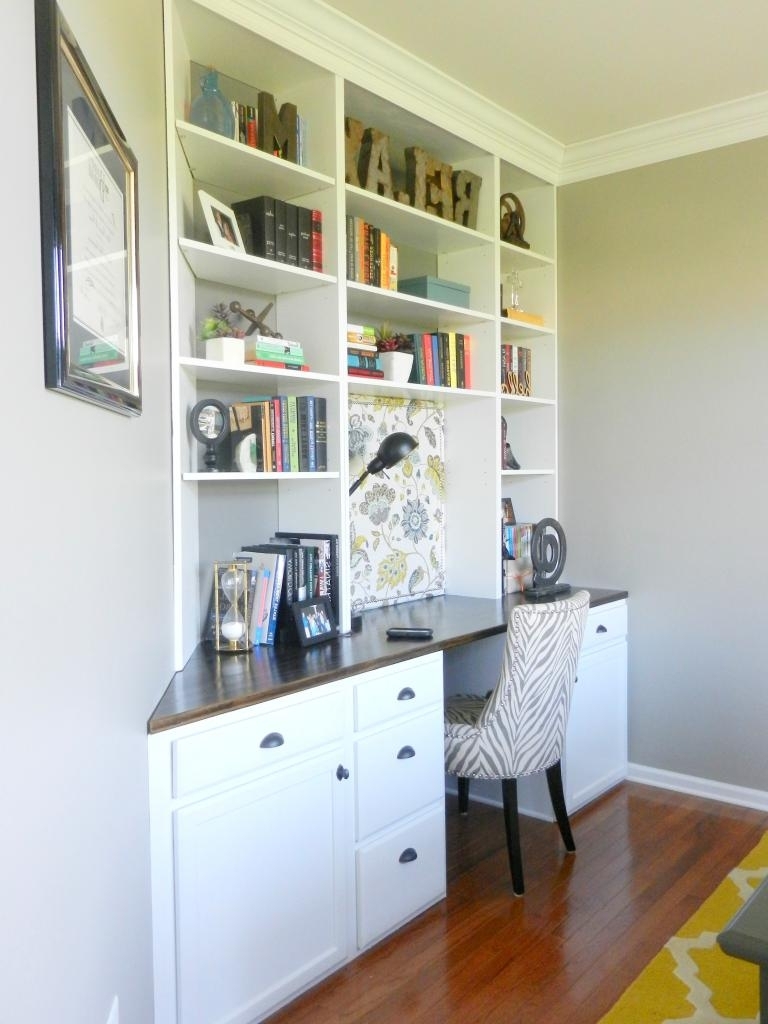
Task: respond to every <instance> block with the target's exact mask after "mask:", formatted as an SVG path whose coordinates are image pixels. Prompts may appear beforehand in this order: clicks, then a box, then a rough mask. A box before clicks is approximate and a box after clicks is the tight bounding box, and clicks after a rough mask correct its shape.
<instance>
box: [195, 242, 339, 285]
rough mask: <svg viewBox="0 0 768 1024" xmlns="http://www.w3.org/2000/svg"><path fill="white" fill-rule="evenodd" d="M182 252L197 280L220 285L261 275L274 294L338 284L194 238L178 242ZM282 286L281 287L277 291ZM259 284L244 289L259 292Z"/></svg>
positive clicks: (310, 272) (328, 277)
mask: <svg viewBox="0 0 768 1024" xmlns="http://www.w3.org/2000/svg"><path fill="white" fill-rule="evenodd" d="M178 243H179V249H180V250H181V253H182V255H183V257H184V259H185V260H186V261H187V265H188V266H189V269H190V270H191V271H192V273H193V274H194V275H195V277H196V278H197V279H198V280H202V281H213V282H215V283H220V282H222V280H230V279H232V281H233V283H235V284H239V283H240V281H238V280H236V277H237V276H239V277H240V278H242V277H243V276H244V275H245V276H246V277H247V276H248V275H251V274H252V275H254V278H256V277H258V275H261V276H262V277H266V278H269V284H268V287H269V288H271V289H272V291H273V292H274V293H275V294H281V293H288V292H296V291H302V290H309V289H310V288H319V287H320V286H322V285H327V284H337V283H338V279H337V277H336V276H335V275H334V274H325V273H318V271H316V270H305V269H304V268H303V267H294V266H291V265H290V264H289V263H278V262H277V261H276V260H266V259H263V258H262V257H261V256H251V255H249V253H246V252H237V251H235V250H232V249H222V248H219V247H218V246H215V245H211V244H210V242H198V241H197V240H196V239H194V238H179V240H178ZM279 282H282V287H280V286H278V287H274V285H275V284H278V285H279ZM258 284H259V281H258V280H253V281H248V282H246V284H245V285H244V286H245V287H250V288H251V289H253V290H256V288H257V285H258Z"/></svg>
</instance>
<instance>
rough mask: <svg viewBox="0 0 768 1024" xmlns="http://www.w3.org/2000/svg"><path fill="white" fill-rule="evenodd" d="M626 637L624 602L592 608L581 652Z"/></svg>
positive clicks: (625, 607) (625, 609)
mask: <svg viewBox="0 0 768 1024" xmlns="http://www.w3.org/2000/svg"><path fill="white" fill-rule="evenodd" d="M626 635H627V606H626V604H625V603H624V602H621V603H618V602H617V603H615V604H603V605H600V606H599V607H598V608H592V609H591V610H590V612H589V615H588V617H587V628H586V630H585V631H584V642H583V644H582V645H581V649H582V651H587V650H594V649H595V648H596V647H598V646H600V645H601V644H609V643H613V641H614V640H620V639H621V638H622V637H625V636H626Z"/></svg>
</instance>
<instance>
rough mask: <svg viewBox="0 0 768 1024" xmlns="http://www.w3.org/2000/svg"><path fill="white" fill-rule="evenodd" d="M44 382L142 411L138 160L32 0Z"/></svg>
mask: <svg viewBox="0 0 768 1024" xmlns="http://www.w3.org/2000/svg"><path fill="white" fill-rule="evenodd" d="M35 42H36V51H37V119H38V150H39V157H40V236H41V246H42V277H43V332H44V354H45V386H46V387H47V388H51V389H53V390H55V391H61V392H64V393H66V394H69V395H73V396H74V397H77V398H81V399H84V400H85V401H88V402H93V403H95V404H96V405H100V406H103V407H105V408H108V409H112V410H114V411H116V412H120V413H124V414H126V415H139V414H140V413H141V368H140V360H139V323H138V321H139V303H138V254H137V238H136V234H137V191H136V172H137V164H136V158H135V157H134V155H133V153H132V152H131V149H130V147H129V146H128V144H127V142H126V140H125V136H124V135H123V133H122V131H121V130H120V126H119V125H118V123H117V121H116V119H115V117H114V115H113V113H112V111H111V109H110V107H109V104H108V103H107V101H106V99H105V98H104V95H103V94H102V92H101V89H100V88H99V86H98V84H97V82H96V79H95V78H94V76H93V73H92V71H91V69H90V67H89V66H88V63H87V62H86V60H85V57H84V56H83V53H82V51H81V50H80V48H79V46H78V44H77V41H76V40H75V38H74V36H73V35H72V32H71V30H70V28H69V26H68V25H67V23H66V21H65V20H64V18H63V16H62V14H61V11H60V10H59V9H58V7H57V5H56V3H55V0H35Z"/></svg>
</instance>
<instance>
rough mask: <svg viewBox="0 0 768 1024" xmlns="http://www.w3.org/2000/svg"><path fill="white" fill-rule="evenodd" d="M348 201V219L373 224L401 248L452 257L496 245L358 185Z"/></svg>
mask: <svg viewBox="0 0 768 1024" xmlns="http://www.w3.org/2000/svg"><path fill="white" fill-rule="evenodd" d="M346 200H347V202H346V210H347V214H348V215H351V216H353V217H362V218H363V219H364V220H366V221H368V223H369V224H373V225H374V226H375V227H377V228H381V229H382V231H386V232H387V234H388V235H389V236H390V237H391V239H392V241H393V243H394V244H395V245H397V246H409V247H410V248H412V249H422V250H424V251H426V252H440V253H448V252H461V251H462V250H464V249H474V248H477V247H479V246H492V245H494V244H495V240H494V239H493V238H491V236H490V235H484V234H482V233H481V232H479V231H473V230H472V229H471V228H465V227H464V225H463V224H455V223H454V222H453V221H450V220H444V219H443V218H442V217H436V216H435V215H434V214H431V213H425V212H424V211H423V210H415V209H414V208H413V207H412V206H405V205H404V204H403V203H398V202H396V201H395V200H393V199H387V198H385V197H384V196H379V195H376V193H375V192H367V191H366V190H365V189H362V188H358V187H357V186H356V185H347V186H346Z"/></svg>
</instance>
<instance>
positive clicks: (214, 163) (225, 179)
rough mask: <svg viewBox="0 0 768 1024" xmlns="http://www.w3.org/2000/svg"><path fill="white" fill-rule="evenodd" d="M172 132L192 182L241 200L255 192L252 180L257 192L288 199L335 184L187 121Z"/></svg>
mask: <svg viewBox="0 0 768 1024" xmlns="http://www.w3.org/2000/svg"><path fill="white" fill-rule="evenodd" d="M176 134H177V135H178V138H179V142H180V144H181V147H182V150H183V151H184V156H185V158H186V161H187V164H188V165H189V170H190V172H191V174H192V177H193V178H194V180H195V181H198V182H201V183H205V184H207V185H209V186H213V187H214V189H216V188H218V189H223V190H225V191H227V192H228V193H234V194H236V195H239V196H240V197H241V198H243V199H246V198H249V197H250V196H251V195H254V194H255V193H254V183H255V182H258V189H259V193H260V194H264V195H273V196H275V198H277V199H285V200H288V201H290V200H293V199H298V198H299V197H306V196H308V195H311V194H312V193H314V192H320V191H323V190H324V189H330V188H333V187H334V186H335V184H336V182H335V180H334V179H333V178H332V177H330V176H329V175H327V174H321V173H320V172H319V171H313V170H312V169H311V168H309V167H303V166H301V165H300V164H294V163H291V162H290V161H287V160H281V159H280V157H276V156H273V155H272V154H271V153H265V152H263V151H262V150H260V149H254V148H253V147H251V146H245V145H243V144H242V143H241V142H235V141H234V140H232V139H227V138H224V136H222V135H217V134H216V133H215V132H210V131H208V130H207V129H205V128H198V127H197V125H194V124H190V123H189V122H187V121H181V120H178V121H177V122H176Z"/></svg>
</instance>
